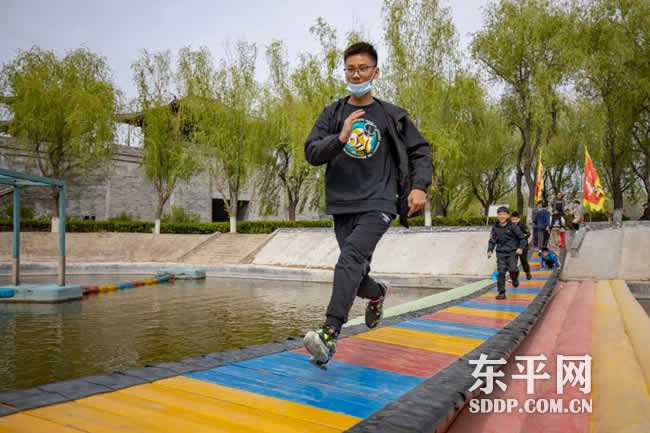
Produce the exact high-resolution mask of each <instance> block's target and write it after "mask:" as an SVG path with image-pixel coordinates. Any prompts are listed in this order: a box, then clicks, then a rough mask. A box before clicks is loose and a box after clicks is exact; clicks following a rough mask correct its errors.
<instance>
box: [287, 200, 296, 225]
mask: <svg viewBox="0 0 650 433" xmlns="http://www.w3.org/2000/svg"><path fill="white" fill-rule="evenodd" d="M288 207H289V209H288V210H289V221H295V220H296V207H298V203H295V200H291V201H289V206H288Z"/></svg>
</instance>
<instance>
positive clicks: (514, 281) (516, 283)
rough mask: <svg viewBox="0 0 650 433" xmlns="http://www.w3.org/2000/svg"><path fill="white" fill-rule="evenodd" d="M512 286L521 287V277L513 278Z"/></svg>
mask: <svg viewBox="0 0 650 433" xmlns="http://www.w3.org/2000/svg"><path fill="white" fill-rule="evenodd" d="M512 287H514V288H515V289H516V288H517V287H519V277H517V278H515V279H514V280H512Z"/></svg>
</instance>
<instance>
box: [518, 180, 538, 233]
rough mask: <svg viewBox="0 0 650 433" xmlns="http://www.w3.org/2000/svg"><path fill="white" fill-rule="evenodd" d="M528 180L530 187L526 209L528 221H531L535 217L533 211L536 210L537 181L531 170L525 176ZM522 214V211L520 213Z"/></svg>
mask: <svg viewBox="0 0 650 433" xmlns="http://www.w3.org/2000/svg"><path fill="white" fill-rule="evenodd" d="M524 177H525V178H526V184H527V185H528V208H527V209H526V212H527V213H526V221H529V220H530V218H532V215H533V209H534V208H535V181H534V180H533V177H532V176H531V175H530V170H529V173H528V175H525V176H524ZM519 212H520V213H521V211H519Z"/></svg>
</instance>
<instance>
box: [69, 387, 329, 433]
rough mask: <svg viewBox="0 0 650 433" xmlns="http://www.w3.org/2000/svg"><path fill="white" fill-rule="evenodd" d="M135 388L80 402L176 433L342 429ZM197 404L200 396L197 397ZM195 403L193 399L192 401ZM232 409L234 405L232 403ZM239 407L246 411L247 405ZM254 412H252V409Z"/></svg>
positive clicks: (80, 401)
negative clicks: (143, 393)
mask: <svg viewBox="0 0 650 433" xmlns="http://www.w3.org/2000/svg"><path fill="white" fill-rule="evenodd" d="M146 386H147V385H139V386H138V387H133V388H143V387H146ZM133 388H128V389H129V390H130V391H131V394H127V393H126V392H125V391H126V390H121V391H116V392H113V393H110V394H103V395H99V396H93V397H89V398H87V399H83V400H79V403H80V404H84V405H88V406H91V407H95V408H98V409H100V408H101V409H104V410H107V411H110V412H113V413H115V414H118V415H123V416H129V417H134V418H142V419H146V420H147V422H149V423H152V424H155V425H156V426H157V427H158V426H165V427H172V428H173V429H174V430H175V431H182V432H185V431H187V432H193V433H202V432H206V433H208V432H210V433H213V432H233V433H234V432H243V431H245V432H268V431H314V432H328V433H331V432H334V431H340V430H333V429H328V428H326V427H324V426H320V425H317V424H311V425H309V427H311V428H312V429H311V430H310V429H306V428H304V427H305V426H306V425H307V423H305V422H303V421H299V422H301V423H302V424H303V426H301V427H303V428H302V429H300V430H298V429H297V428H291V426H290V425H287V424H289V422H290V419H289V418H284V417H281V418H282V421H283V422H278V421H277V420H269V421H267V420H265V419H264V416H263V415H267V414H263V413H262V412H258V414H257V417H255V416H254V415H252V414H250V413H246V411H244V410H242V411H235V410H229V411H227V410H224V408H223V405H224V404H226V403H225V402H223V403H224V404H220V402H219V401H217V400H212V401H211V402H209V403H206V402H199V404H198V405H197V406H194V407H192V405H191V404H190V403H188V402H187V401H185V402H182V401H180V399H179V400H178V401H177V402H176V403H175V404H173V405H172V404H170V401H169V398H170V397H171V396H167V397H165V394H166V393H165V392H160V393H159V395H158V398H157V399H156V400H148V399H141V398H138V397H135V396H133V395H132V390H133ZM194 397H195V403H196V400H197V399H200V398H201V397H200V396H196V395H195V396H194ZM190 401H191V400H190ZM231 406H233V405H232V404H231ZM239 408H242V409H246V408H245V407H244V406H239ZM249 411H250V409H249Z"/></svg>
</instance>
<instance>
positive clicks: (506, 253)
mask: <svg viewBox="0 0 650 433" xmlns="http://www.w3.org/2000/svg"><path fill="white" fill-rule="evenodd" d="M509 216H510V211H509V210H508V208H507V207H505V206H501V207H500V208H499V209H497V219H498V220H499V221H498V222H497V223H496V224H495V225H494V226H493V227H492V231H491V232H490V241H489V243H488V251H487V255H488V259H489V258H491V257H492V252H493V251H494V249H495V247H496V250H497V269H498V272H499V274H498V276H497V289H498V292H499V293H498V294H497V297H496V299H506V272H509V273H510V279H511V280H512V285H513V286H514V287H519V267H518V264H517V256H518V255H519V256H520V255H522V254H523V252H524V249H525V248H526V245H527V243H528V242H527V240H526V236H525V235H524V234H523V233H522V232H521V230H520V229H519V227H518V226H517V225H516V224H513V223H512V221H509V220H508V217H509Z"/></svg>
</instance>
